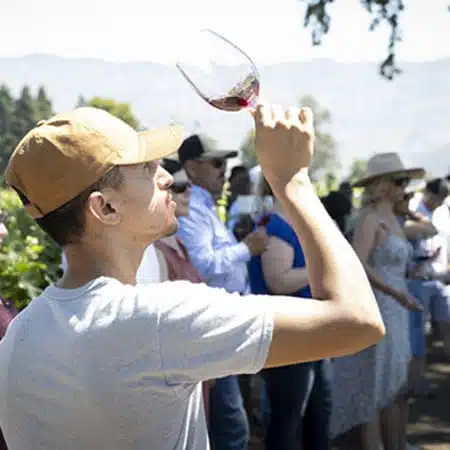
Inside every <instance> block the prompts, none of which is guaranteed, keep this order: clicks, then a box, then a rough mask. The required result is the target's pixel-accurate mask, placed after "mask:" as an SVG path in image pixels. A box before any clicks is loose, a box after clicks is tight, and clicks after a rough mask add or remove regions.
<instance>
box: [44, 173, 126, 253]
mask: <svg viewBox="0 0 450 450" xmlns="http://www.w3.org/2000/svg"><path fill="white" fill-rule="evenodd" d="M44 182H45V181H44ZM122 183H123V173H122V172H121V171H120V167H119V166H115V167H113V168H112V169H111V170H109V171H108V172H106V173H105V175H103V177H102V178H101V179H100V180H99V181H97V182H95V183H94V184H92V185H91V186H89V187H88V188H87V189H85V190H84V191H83V192H82V193H81V194H79V195H77V196H76V197H75V198H73V199H72V200H70V201H68V202H67V203H65V204H64V205H62V206H60V207H59V208H57V209H55V210H54V211H51V212H49V213H48V214H46V215H45V216H44V217H41V218H40V219H36V222H37V224H38V225H39V226H40V227H41V228H42V229H43V230H44V231H45V232H46V233H47V234H48V235H49V236H50V237H51V238H52V239H53V240H54V241H55V242H56V243H57V244H58V245H59V246H60V247H64V246H65V245H68V244H76V243H78V242H79V241H80V237H81V235H82V234H83V231H84V225H85V220H86V216H85V211H84V208H85V206H86V202H87V200H88V198H89V196H90V195H91V194H92V192H95V191H99V190H101V189H104V188H107V187H109V188H112V189H118V188H119V187H120V186H121V184H122Z"/></svg>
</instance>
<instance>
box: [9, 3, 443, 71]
mask: <svg viewBox="0 0 450 450" xmlns="http://www.w3.org/2000/svg"><path fill="white" fill-rule="evenodd" d="M405 3H406V5H407V8H406V11H405V12H404V13H403V15H402V29H403V42H402V43H401V44H400V45H399V47H398V58H399V60H400V61H425V60H434V59H438V58H443V57H450V45H449V43H450V12H449V6H448V5H449V3H450V2H449V1H448V0H405ZM0 5H1V27H0V42H1V43H2V45H1V46H0V57H4V56H23V55H26V54H31V53H49V54H54V55H58V56H65V57H93V58H101V59H106V60H109V61H115V62H125V61H155V62H162V63H173V62H174V61H175V59H176V57H177V55H178V53H179V51H180V48H182V45H183V44H184V43H185V41H186V36H188V35H189V32H190V31H192V30H194V29H198V28H204V27H207V28H212V29H214V30H216V31H218V32H219V33H221V34H223V35H224V36H226V37H227V38H228V39H230V40H231V41H233V42H235V43H236V44H238V45H239V46H240V47H242V48H243V49H244V50H245V51H246V52H247V53H248V54H249V55H251V57H252V58H253V59H254V61H255V62H257V63H259V64H270V63H277V62H286V61H305V60H311V59H315V58H330V59H334V60H337V61H343V62H353V61H381V60H382V59H383V58H384V57H385V56H386V48H387V40H388V30H387V28H386V27H380V28H379V29H378V30H377V31H375V32H369V31H368V28H369V24H370V16H369V14H368V13H367V12H366V11H365V10H364V9H363V8H361V6H360V4H359V0H335V3H334V4H332V5H331V6H330V12H331V15H332V24H331V30H330V33H329V34H328V35H327V36H326V37H325V38H324V42H323V45H322V46H321V47H314V48H313V47H312V46H311V35H310V32H309V31H308V30H305V29H304V28H303V17H304V8H305V6H304V4H303V3H302V2H301V1H299V0H277V1H275V0H226V1H221V2H219V1H217V0H216V1H214V0H126V1H118V0H76V1H75V2H62V1H61V0H14V1H11V0H10V1H8V0H0Z"/></svg>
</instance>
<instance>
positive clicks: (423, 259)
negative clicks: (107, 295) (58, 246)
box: [144, 135, 450, 450]
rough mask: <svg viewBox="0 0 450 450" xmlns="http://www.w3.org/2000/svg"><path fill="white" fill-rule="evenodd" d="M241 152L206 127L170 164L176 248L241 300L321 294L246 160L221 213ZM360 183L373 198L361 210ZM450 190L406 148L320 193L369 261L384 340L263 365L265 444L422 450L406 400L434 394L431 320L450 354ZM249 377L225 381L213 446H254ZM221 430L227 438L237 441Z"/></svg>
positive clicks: (218, 388)
mask: <svg viewBox="0 0 450 450" xmlns="http://www.w3.org/2000/svg"><path fill="white" fill-rule="evenodd" d="M235 156H236V153H234V152H216V153H215V152H213V151H211V150H209V149H208V148H207V147H206V143H205V141H202V139H201V136H198V135H195V136H191V137H189V138H188V139H186V140H185V141H184V143H183V145H182V146H181V147H180V150H179V152H178V155H176V157H175V159H166V160H165V161H164V162H163V164H165V166H166V167H167V168H168V170H169V171H170V172H171V173H173V174H174V176H175V177H181V178H182V179H183V180H185V181H186V183H185V184H184V185H183V186H184V187H185V188H186V191H185V192H184V198H183V200H180V201H181V203H182V204H183V205H186V204H188V205H189V207H188V209H187V211H186V212H185V213H183V218H182V219H180V220H179V223H180V229H179V232H178V235H177V237H171V238H170V239H171V242H172V243H173V244H172V247H173V248H177V247H178V246H181V248H182V249H183V250H182V251H180V250H179V249H178V254H179V255H180V256H181V257H182V258H183V259H184V261H185V263H186V261H187V264H188V265H190V266H191V268H194V269H195V270H197V271H198V274H199V277H198V278H197V279H200V280H203V281H204V282H206V283H208V284H210V285H212V286H219V287H223V288H225V289H226V290H228V291H230V292H239V293H240V294H241V295H243V294H245V293H252V294H264V295H290V296H294V297H300V298H302V299H305V298H311V297H312V293H311V290H310V287H309V281H308V272H307V269H306V262H305V257H304V254H303V251H302V247H301V245H300V242H299V240H298V238H297V236H296V234H295V231H294V229H293V228H292V226H291V225H290V224H289V221H288V220H287V219H286V217H285V214H284V212H283V208H282V205H281V204H280V202H279V201H278V200H277V198H276V196H275V195H274V194H273V192H272V189H271V187H270V184H269V183H268V182H267V180H266V179H265V178H264V176H260V177H259V178H257V179H256V182H252V176H251V171H250V170H248V168H246V167H245V166H239V165H238V166H234V167H233V168H232V169H231V171H230V174H229V178H228V180H227V181H228V185H229V189H230V192H229V202H228V215H227V220H226V221H225V223H223V222H221V221H220V220H219V219H218V215H217V213H216V210H215V205H216V204H217V200H218V198H219V197H220V195H221V194H222V188H223V184H224V183H225V174H226V162H227V160H228V159H229V158H233V157H235ZM205 166H206V168H205ZM175 179H176V178H175ZM358 188H359V191H361V189H363V194H362V198H361V199H360V202H359V203H360V206H359V207H358V208H355V207H354V206H353V205H354V203H355V201H354V198H353V197H354V189H358ZM448 196H449V188H448V180H447V179H446V178H436V179H431V180H429V181H428V182H425V171H424V170H423V169H422V168H413V169H410V168H405V167H404V166H403V163H402V161H401V160H400V158H399V156H398V155H397V154H395V153H380V154H375V155H374V156H373V157H372V158H371V159H370V160H369V161H368V166H367V173H366V174H365V176H364V177H363V178H361V179H359V180H357V181H356V182H355V183H353V185H350V184H349V183H348V182H343V183H341V185H340V186H339V189H338V190H336V191H332V192H330V193H329V194H328V195H327V196H326V197H323V198H322V199H321V200H322V203H323V205H324V206H325V208H326V210H327V212H328V214H329V215H330V217H332V218H333V220H334V221H335V224H336V225H337V227H338V228H339V230H340V231H341V232H342V234H343V235H344V236H345V237H346V238H347V239H348V240H349V241H350V242H351V243H352V246H353V248H354V249H355V251H356V253H357V255H358V256H359V257H360V260H361V262H362V263H363V265H364V267H365V269H366V272H367V274H368V277H369V280H370V282H371V284H372V286H373V289H374V292H375V295H376V298H377V302H378V305H379V307H380V311H381V314H382V316H383V320H384V323H385V325H386V336H385V338H384V339H383V340H382V341H381V342H380V343H378V344H377V345H375V346H372V347H370V348H368V349H365V350H364V351H362V352H360V353H357V354H353V355H348V356H345V357H341V358H334V359H333V360H332V361H331V360H329V359H324V360H318V361H314V362H307V363H301V364H296V365H290V366H285V367H280V368H271V369H264V370H263V371H262V372H261V373H260V374H259V376H261V378H262V380H263V381H264V383H263V389H262V391H261V390H260V391H259V392H258V393H257V395H259V396H260V397H261V403H260V411H259V416H260V417H264V419H262V420H263V422H264V426H265V447H266V448H267V449H269V450H270V449H293V448H300V446H302V447H301V448H304V449H318V450H321V449H330V448H331V447H332V445H334V446H335V447H336V448H342V449H349V450H354V449H364V450H365V449H368V450H371V449H375V450H379V449H380V448H384V449H385V450H390V449H393V450H404V449H408V448H412V446H410V445H409V444H408V443H407V441H406V426H407V420H408V402H409V399H410V398H411V396H418V395H427V392H428V386H427V385H426V381H425V355H426V345H425V342H426V340H425V335H426V324H427V323H430V324H431V325H432V326H433V327H434V329H435V330H436V331H437V333H438V334H439V336H440V338H442V339H443V341H444V346H445V351H446V353H447V355H448V356H449V357H450V343H449V332H448V326H449V325H450V289H449V288H448V287H447V281H446V280H447V279H448V266H449V264H448V255H449V250H450V249H449V246H448V243H449V242H450V241H449V239H450V209H449V206H448V205H447V203H446V200H447V198H448ZM189 198H190V201H188V199H189ZM177 201H178V200H177ZM254 239H260V242H257V243H256V244H255V242H254ZM175 242H176V243H175ZM242 244H245V247H244V246H243V245H242ZM158 247H159V244H156V249H157V251H156V256H157V257H156V258H155V259H154V260H153V262H152V263H151V264H149V268H150V267H151V269H149V272H151V273H153V274H154V273H155V272H158V271H160V269H158V264H159V265H160V267H161V263H160V262H161V261H164V260H165V259H166V260H167V252H166V251H163V252H161V253H160V252H159V251H158V250H159V248H158ZM244 250H247V253H246V254H245V255H244V256H242V252H243V251H244ZM158 255H159V256H158ZM236 255H237V256H236ZM144 260H145V258H144ZM148 261H150V258H148V259H147V264H148ZM243 263H245V264H243ZM166 264H167V263H164V262H163V263H162V267H164V266H165V265H166ZM171 264H173V265H174V266H175V267H177V265H178V264H177V263H174V262H171ZM159 273H161V278H160V281H161V280H165V279H172V280H173V279H180V278H181V279H183V278H187V277H186V276H185V275H184V274H175V273H172V274H171V275H170V276H168V274H167V270H165V271H164V272H162V271H160V272H159ZM239 381H240V383H239ZM239 381H238V379H237V378H236V377H228V378H227V379H220V380H216V382H215V385H214V389H213V392H214V396H213V397H212V398H211V399H210V400H212V403H211V407H210V411H211V416H210V424H211V437H212V441H213V443H216V445H215V447H214V448H218V449H222V448H227V449H235V448H240V449H241V448H246V445H247V444H246V443H247V442H248V439H249V426H248V422H249V420H250V422H251V421H252V420H255V417H252V414H253V412H252V406H251V401H250V399H249V398H247V399H246V396H247V397H248V396H249V395H254V394H252V393H251V392H250V394H249V386H248V384H249V380H248V379H246V378H245V377H241V379H240V380H239ZM231 386H233V387H231ZM239 387H240V389H239ZM250 391H251V384H250ZM249 416H250V418H249ZM256 419H257V418H256ZM257 420H258V419H257ZM227 424H228V425H229V427H230V431H229V432H228V433H229V434H226V428H224V427H225V426H226V425H227ZM221 427H222V428H221ZM230 435H232V436H233V439H230V437H229V436H230ZM221 436H227V439H226V442H227V444H224V443H223V440H222V441H221V440H220V439H221ZM237 436H240V440H238V438H237ZM216 439H217V442H216Z"/></svg>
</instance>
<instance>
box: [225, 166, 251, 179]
mask: <svg viewBox="0 0 450 450" xmlns="http://www.w3.org/2000/svg"><path fill="white" fill-rule="evenodd" d="M241 173H243V174H248V169H247V167H245V166H242V165H240V166H234V167H233V168H232V169H231V172H230V177H229V178H228V181H231V180H232V179H233V178H235V177H236V176H238V175H239V174H241Z"/></svg>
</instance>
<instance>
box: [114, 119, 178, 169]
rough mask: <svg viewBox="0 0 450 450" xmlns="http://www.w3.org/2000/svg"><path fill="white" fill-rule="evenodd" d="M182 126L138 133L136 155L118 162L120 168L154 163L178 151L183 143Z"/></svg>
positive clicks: (131, 154)
mask: <svg viewBox="0 0 450 450" xmlns="http://www.w3.org/2000/svg"><path fill="white" fill-rule="evenodd" d="M183 133H184V128H183V126H182V125H170V126H167V127H162V128H156V129H154V130H145V131H140V132H138V139H139V150H138V153H137V155H136V154H133V153H132V152H131V153H130V158H128V159H124V160H123V161H121V162H120V164H118V165H121V166H125V165H132V164H140V163H144V162H149V161H156V160H160V159H163V158H166V157H168V156H169V155H171V154H173V153H174V152H176V151H177V150H178V148H179V147H180V145H181V143H182V142H183Z"/></svg>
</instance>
